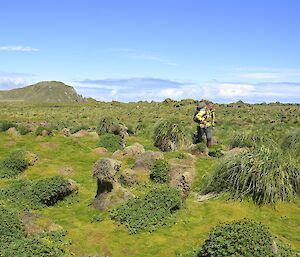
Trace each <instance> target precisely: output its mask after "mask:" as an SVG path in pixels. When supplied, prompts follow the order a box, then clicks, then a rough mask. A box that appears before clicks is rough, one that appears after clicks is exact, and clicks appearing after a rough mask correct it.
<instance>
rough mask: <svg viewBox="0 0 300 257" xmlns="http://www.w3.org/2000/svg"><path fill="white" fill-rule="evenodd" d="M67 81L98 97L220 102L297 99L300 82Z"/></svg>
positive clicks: (129, 100)
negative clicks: (187, 99) (185, 99)
mask: <svg viewBox="0 0 300 257" xmlns="http://www.w3.org/2000/svg"><path fill="white" fill-rule="evenodd" d="M70 84H73V86H74V87H75V88H76V90H77V91H78V92H79V93H80V94H82V95H84V96H90V97H93V98H96V99H97V100H101V101H111V100H118V101H123V102H131V101H139V100H147V101H151V100H154V101H162V100H164V99H165V98H172V99H176V100H180V99H184V98H193V99H202V98H205V99H210V100H212V101H215V102H220V103H221V102H223V103H228V102H234V101H238V100H242V101H245V102H249V103H257V102H273V101H280V102H293V103H300V83H296V82H295V83H291V82H276V83H272V82H264V83H236V82H210V83H185V82H176V81H172V80H164V79H156V78H130V79H106V80H105V79H102V80H82V81H75V82H73V83H72V82H71V83H70Z"/></svg>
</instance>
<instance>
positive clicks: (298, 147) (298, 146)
mask: <svg viewBox="0 0 300 257" xmlns="http://www.w3.org/2000/svg"><path fill="white" fill-rule="evenodd" d="M281 146H282V148H283V149H284V150H287V151H290V152H292V153H294V154H295V155H296V156H297V157H299V156H300V129H297V130H295V131H291V132H290V133H289V134H287V135H286V136H285V137H284V138H283V139H282V144H281Z"/></svg>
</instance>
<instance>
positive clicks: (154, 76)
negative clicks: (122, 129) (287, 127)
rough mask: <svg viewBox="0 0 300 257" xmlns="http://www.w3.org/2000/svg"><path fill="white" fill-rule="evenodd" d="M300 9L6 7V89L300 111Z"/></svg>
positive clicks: (131, 2)
mask: <svg viewBox="0 0 300 257" xmlns="http://www.w3.org/2000/svg"><path fill="white" fill-rule="evenodd" d="M299 13H300V1H297V0H280V1H279V0H264V1H261V0H243V1H242V0H152V1H151V0H43V1H39V0H35V1H33V0H2V1H1V2H0V89H10V88H15V87H22V86H25V85H28V84H31V83H35V82H37V81H41V80H60V81H63V82H65V83H67V84H69V85H72V86H74V87H75V88H76V90H77V91H78V92H79V93H81V94H82V95H84V96H91V97H94V98H96V99H98V100H105V101H109V100H119V101H137V100H163V99H164V98H166V97H171V98H174V99H182V98H189V97H192V98H195V99H201V98H207V99H210V100H213V101H216V102H232V101H237V100H240V99H241V100H244V101H247V102H262V101H266V102H270V101H282V102H297V103H300V51H299V46H300V33H299V26H300V15H299Z"/></svg>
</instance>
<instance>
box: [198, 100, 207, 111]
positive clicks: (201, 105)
mask: <svg viewBox="0 0 300 257" xmlns="http://www.w3.org/2000/svg"><path fill="white" fill-rule="evenodd" d="M205 106H206V103H205V102H203V101H200V102H198V105H197V109H202V108H205Z"/></svg>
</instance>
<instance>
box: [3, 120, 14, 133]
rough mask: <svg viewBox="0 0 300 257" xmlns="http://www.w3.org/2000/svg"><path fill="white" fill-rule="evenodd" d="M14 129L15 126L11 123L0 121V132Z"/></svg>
mask: <svg viewBox="0 0 300 257" xmlns="http://www.w3.org/2000/svg"><path fill="white" fill-rule="evenodd" d="M13 127H16V124H15V123H13V122H11V121H0V132H3V131H6V130H8V129H10V128H13Z"/></svg>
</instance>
